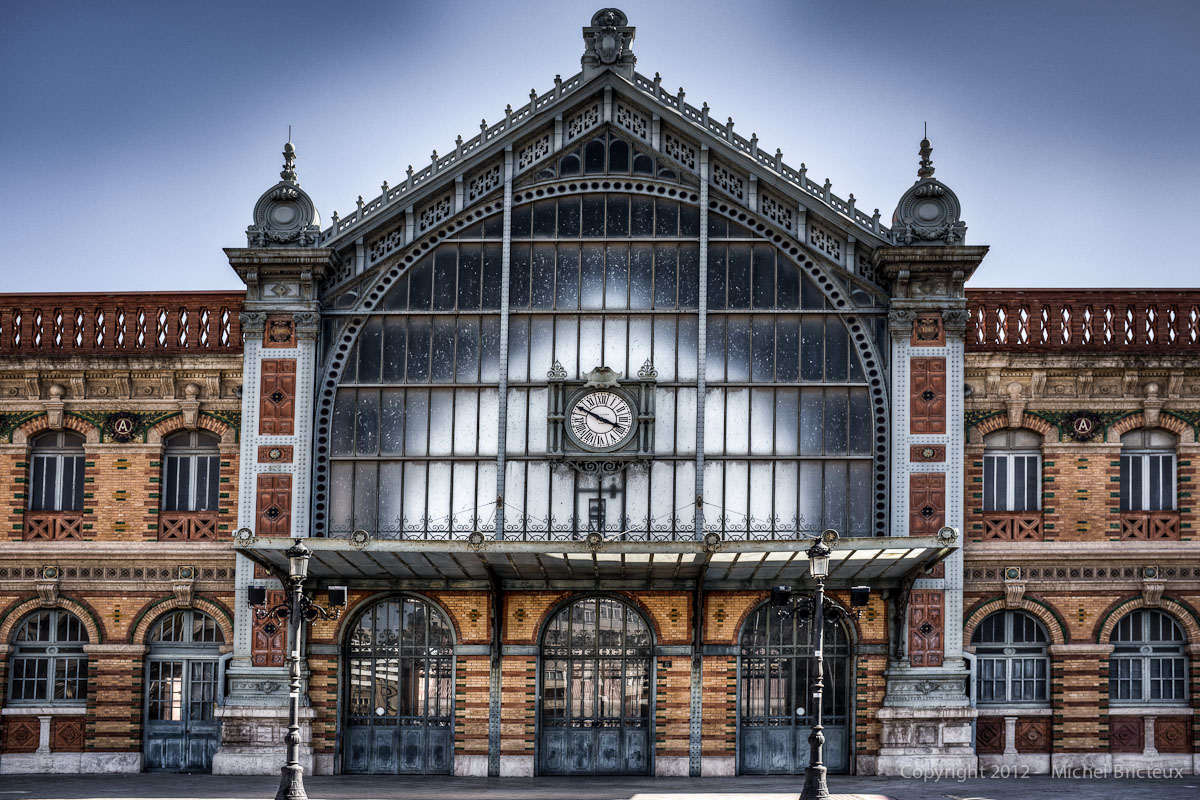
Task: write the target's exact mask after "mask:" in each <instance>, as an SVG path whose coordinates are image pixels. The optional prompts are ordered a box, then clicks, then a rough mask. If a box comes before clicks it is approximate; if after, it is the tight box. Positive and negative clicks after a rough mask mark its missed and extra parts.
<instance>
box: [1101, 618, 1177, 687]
mask: <svg viewBox="0 0 1200 800" xmlns="http://www.w3.org/2000/svg"><path fill="white" fill-rule="evenodd" d="M1110 641H1111V642H1112V645H1113V651H1112V655H1111V656H1109V662H1108V697H1109V700H1111V701H1113V702H1116V703H1120V702H1123V701H1131V702H1136V701H1139V700H1141V701H1145V700H1149V701H1152V702H1162V703H1186V702H1187V699H1188V692H1187V660H1186V659H1185V658H1184V656H1183V645H1184V642H1185V641H1186V639H1185V637H1184V635H1183V628H1181V627H1179V623H1177V622H1176V621H1175V620H1174V619H1172V618H1171V617H1170V616H1169V615H1168V614H1164V613H1163V612H1162V611H1156V610H1153V609H1140V610H1138V611H1134V612H1131V613H1130V614H1128V615H1126V616H1124V617H1122V618H1121V621H1120V622H1118V623H1117V626H1116V627H1115V628H1113V632H1112V637H1111V639H1110Z"/></svg>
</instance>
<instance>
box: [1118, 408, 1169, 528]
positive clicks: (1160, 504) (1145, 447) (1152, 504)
mask: <svg viewBox="0 0 1200 800" xmlns="http://www.w3.org/2000/svg"><path fill="white" fill-rule="evenodd" d="M1177 442H1178V439H1176V438H1175V436H1174V435H1172V434H1171V433H1168V432H1167V431H1164V430H1159V429H1157V428H1143V429H1139V430H1135V431H1130V432H1129V433H1127V434H1125V435H1124V436H1122V437H1121V510H1122V511H1173V510H1174V509H1175V445H1176V443H1177Z"/></svg>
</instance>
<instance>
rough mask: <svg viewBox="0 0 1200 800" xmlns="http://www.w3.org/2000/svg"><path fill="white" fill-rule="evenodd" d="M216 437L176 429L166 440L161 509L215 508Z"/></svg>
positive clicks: (217, 465) (216, 476) (217, 481)
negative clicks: (176, 431) (177, 431)
mask: <svg viewBox="0 0 1200 800" xmlns="http://www.w3.org/2000/svg"><path fill="white" fill-rule="evenodd" d="M218 443H219V440H218V439H217V437H216V436H213V435H212V434H209V433H202V432H200V431H180V432H179V433H176V434H173V435H171V436H168V437H167V439H166V452H165V454H164V458H163V510H164V511H216V510H217V491H218V490H217V487H218V485H219V481H220V466H221V464H220V461H221V454H220V452H219V451H218V450H217V445H218Z"/></svg>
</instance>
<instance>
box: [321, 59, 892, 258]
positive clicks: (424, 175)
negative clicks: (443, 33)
mask: <svg viewBox="0 0 1200 800" xmlns="http://www.w3.org/2000/svg"><path fill="white" fill-rule="evenodd" d="M583 84H584V81H583V74H582V73H580V74H578V75H574V76H572V77H571V78H568V79H566V80H564V79H562V78H561V77H559V76H555V79H554V88H553V89H550V90H549V91H547V92H545V93H543V94H538V93H537V92H536V91H532V92H530V97H531V100H530V102H529V103H528V104H526V105H525V106H522V107H521V108H519V109H517V110H515V111H514V110H513V108H512V106H511V105H510V106H508V107H506V108H505V113H504V119H503V120H501V121H499V122H497V123H495V124H493V125H488V124H487V121H486V120H484V121H483V122H482V123H481V124H480V132H479V133H478V134H476V135H475V136H474V137H473V138H471V139H470V140H467V141H464V140H463V138H462V137H461V136H460V137H458V139H457V141H456V142H455V147H454V149H453V150H452V151H450V152H449V153H447V154H446V155H444V156H439V155H438V153H437V151H436V150H435V151H433V154H432V156H431V159H430V161H431V163H430V164H429V165H428V166H426V167H425V168H424V169H421V170H414V169H413V168H412V167H411V166H410V167H409V168H408V173H407V176H406V178H405V180H404V182H403V183H400V184H398V185H396V186H391V185H389V184H388V183H387V182H386V181H385V182H384V183H383V185H382V187H381V189H382V193H381V194H380V195H379V196H378V197H376V198H375V199H374V200H371V201H369V202H364V201H363V198H362V196H361V195H360V196H359V198H358V201H357V203H356V206H357V207H356V209H355V211H354V213H353V214H350V215H348V216H346V217H341V216H339V215H338V213H337V212H336V211H335V212H334V213H333V214H332V215H331V221H332V224H331V225H330V227H328V228H326V229H325V230H324V231H322V232H321V236H320V238H319V239H318V242H317V243H318V245H319V246H321V247H325V246H327V245H328V244H329V243H330V242H331V241H333V240H334V239H337V238H339V237H341V235H342V234H344V233H346V232H347V231H349V230H351V229H353V228H357V227H358V226H359V225H360V224H362V223H363V222H365V221H367V220H368V219H373V218H374V217H376V216H378V213H379V212H380V211H381V210H383V209H384V208H387V207H389V206H391V205H393V204H394V203H395V202H396V201H397V200H400V199H402V198H404V197H406V196H409V195H410V194H411V193H414V190H415V189H419V188H423V187H424V186H425V185H426V184H427V183H428V182H429V181H430V180H431V179H432V178H434V177H436V176H437V175H439V174H441V173H443V172H445V171H447V170H449V169H452V168H454V167H455V166H458V165H460V164H463V163H464V162H465V161H466V160H467V159H469V158H470V157H471V156H473V155H475V154H476V152H477V151H478V150H479V149H480V148H481V147H483V146H484V145H486V144H487V143H488V142H491V141H492V140H494V139H496V138H497V137H498V136H501V135H503V134H504V133H506V132H508V131H510V130H513V129H515V128H516V127H517V126H519V125H520V124H521V123H523V122H525V121H526V120H528V119H530V118H531V117H533V116H534V115H535V114H537V113H538V112H539V111H542V110H543V109H545V108H546V107H548V106H549V105H551V104H553V103H555V102H556V101H558V100H560V99H562V98H564V97H566V96H568V95H571V94H574V93H575V92H576V90H578V89H579V88H580V87H581V86H583ZM661 84H662V79H661V77H660V76H658V75H657V74H656V75H655V77H654V78H647V77H646V76H644V75H641V74H639V73H634V79H633V81H632V85H633V86H634V87H635V88H637V89H639V90H641V91H642V93H643V94H646V95H649V96H650V97H653V98H655V99H656V100H658V101H659V102H661V103H663V104H664V105H667V106H669V107H671V108H673V109H675V110H676V111H679V113H680V116H681V117H682V118H683V119H686V120H688V121H689V122H692V123H694V124H695V125H697V126H699V127H700V128H702V129H703V130H706V131H708V132H709V133H711V134H713V135H715V136H717V137H719V138H721V139H723V140H724V141H726V142H728V143H729V144H730V145H731V146H732V147H733V148H734V149H736V150H738V151H740V152H741V153H743V154H744V155H745V156H746V157H748V158H750V159H752V160H754V161H755V162H756V163H757V164H758V166H759V167H761V168H765V169H768V170H771V171H773V172H774V173H775V174H777V175H779V176H780V177H781V178H783V179H784V180H785V181H786V182H788V183H790V184H792V185H793V186H795V187H796V188H798V189H801V190H802V191H803V192H804V193H805V194H806V195H808V196H809V197H811V198H813V199H815V200H817V201H818V202H820V203H821V204H823V205H825V206H826V207H827V208H829V209H830V210H831V211H833V212H835V213H836V214H837V215H839V216H842V217H845V218H846V221H847V222H853V224H854V225H855V226H856V227H858V228H860V229H862V230H863V231H866V232H867V233H870V234H872V235H874V236H877V237H879V238H881V239H884V240H886V241H889V242H890V241H894V237H893V235H892V231H891V229H890V228H888V227H887V226H885V225H883V224H881V222H880V213H879V209H875V210H874V213H872V214H866V213H865V212H863V211H860V210H859V209H858V208H857V201H856V200H855V197H854V195H853V194H851V195H849V197H848V198H847V199H842V198H841V197H839V196H838V195H836V194H834V193H833V191H832V187H833V184H832V183H831V182H830V181H829V180H828V179H826V180H825V182H824V183H817V182H815V181H813V180H811V179H810V178H809V177H808V168H807V167H806V165H804V164H803V163H802V164H801V165H800V167H799V168H795V167H791V166H789V165H787V164H785V163H784V162H783V151H782V150H779V149H776V150H775V152H774V154H768V153H767V152H764V151H763V149H762V148H760V147H759V143H758V137H757V136H754V135H752V136H751V138H750V139H747V138H745V137H744V136H742V135H741V134H738V133H735V132H734V130H733V120H732V119H729V120H728V121H727V122H726V123H725V124H722V123H720V122H717V121H716V120H714V119H712V118H711V114H710V111H709V108H708V104H707V103H705V104H703V106H702V107H701V108H696V107H695V106H693V105H691V104H689V103H687V102H686V101H684V99H683V98H684V94H685V93H684V91H683V89H682V87H681V88H680V91H679V94H678V95H672V94H671V93H670V92H669V91H664V90H663V89H662V86H661ZM681 109H682V110H681Z"/></svg>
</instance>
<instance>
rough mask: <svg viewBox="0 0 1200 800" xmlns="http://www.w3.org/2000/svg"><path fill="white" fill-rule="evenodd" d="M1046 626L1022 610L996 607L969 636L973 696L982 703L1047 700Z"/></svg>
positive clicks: (1048, 693)
mask: <svg viewBox="0 0 1200 800" xmlns="http://www.w3.org/2000/svg"><path fill="white" fill-rule="evenodd" d="M1049 643H1050V640H1049V637H1048V636H1047V634H1046V628H1045V626H1043V625H1042V623H1041V622H1040V621H1038V620H1037V619H1036V618H1035V617H1034V616H1032V615H1031V614H1027V613H1025V612H1024V611H997V612H996V613H994V614H991V615H989V616H988V617H986V618H984V620H983V621H982V622H981V623H980V624H979V627H978V628H976V629H975V633H974V634H973V635H972V636H971V644H972V645H973V646H974V647H975V697H976V702H978V703H980V704H982V705H991V704H996V705H1000V704H1014V703H1037V704H1040V705H1045V704H1047V703H1049V702H1050V677H1049V675H1050V657H1049V655H1048V654H1047V647H1048V645H1049Z"/></svg>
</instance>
